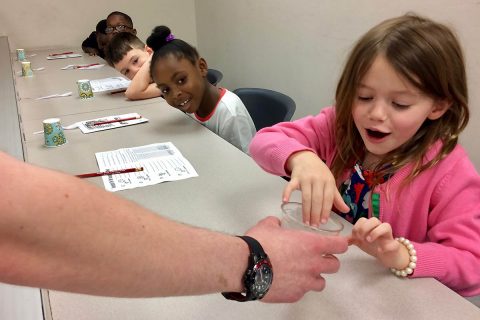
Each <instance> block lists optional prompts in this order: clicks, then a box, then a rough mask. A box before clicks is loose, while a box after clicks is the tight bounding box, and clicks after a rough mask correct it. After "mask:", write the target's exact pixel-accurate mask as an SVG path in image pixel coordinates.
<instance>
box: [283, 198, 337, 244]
mask: <svg viewBox="0 0 480 320" xmlns="http://www.w3.org/2000/svg"><path fill="white" fill-rule="evenodd" d="M281 208H282V214H283V216H282V227H284V228H288V229H300V230H304V231H309V232H315V233H320V234H323V235H330V236H334V235H338V234H339V233H340V231H342V230H343V228H344V226H343V223H342V222H341V218H340V217H339V216H338V215H337V214H336V213H334V212H331V213H330V218H329V219H328V221H327V223H325V224H320V225H319V226H318V227H314V226H309V225H306V224H304V223H303V218H302V204H301V203H299V202H286V203H283V204H282V205H281Z"/></svg>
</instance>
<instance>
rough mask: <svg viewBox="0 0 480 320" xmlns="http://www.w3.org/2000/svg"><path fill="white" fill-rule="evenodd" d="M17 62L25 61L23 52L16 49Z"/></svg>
mask: <svg viewBox="0 0 480 320" xmlns="http://www.w3.org/2000/svg"><path fill="white" fill-rule="evenodd" d="M17 60H18V61H23V60H25V50H23V49H17Z"/></svg>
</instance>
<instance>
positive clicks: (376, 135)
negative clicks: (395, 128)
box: [367, 129, 390, 139]
mask: <svg viewBox="0 0 480 320" xmlns="http://www.w3.org/2000/svg"><path fill="white" fill-rule="evenodd" d="M367 134H368V136H369V137H371V138H374V139H383V138H385V137H386V136H388V135H389V134H390V133H385V132H381V131H377V130H371V129H367Z"/></svg>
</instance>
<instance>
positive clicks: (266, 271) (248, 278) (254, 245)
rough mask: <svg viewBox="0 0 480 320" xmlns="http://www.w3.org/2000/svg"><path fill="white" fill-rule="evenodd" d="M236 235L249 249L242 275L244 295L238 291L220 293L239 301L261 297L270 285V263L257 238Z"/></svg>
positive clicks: (271, 277)
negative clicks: (246, 263) (246, 264)
mask: <svg viewBox="0 0 480 320" xmlns="http://www.w3.org/2000/svg"><path fill="white" fill-rule="evenodd" d="M238 237H239V238H240V239H242V240H243V241H245V242H246V243H247V244H248V248H249V249H250V255H249V257H248V266H247V271H245V274H244V275H243V283H244V285H245V295H243V294H242V293H240V292H222V295H223V296H224V297H225V298H227V299H229V300H236V301H240V302H244V301H252V300H257V299H262V298H263V297H264V296H265V295H266V294H267V292H268V290H269V289H270V286H271V285H272V281H273V269H272V264H271V263H270V259H269V258H268V256H267V254H266V253H265V251H263V248H262V246H261V245H260V243H259V242H258V241H257V240H255V239H254V238H252V237H249V236H238Z"/></svg>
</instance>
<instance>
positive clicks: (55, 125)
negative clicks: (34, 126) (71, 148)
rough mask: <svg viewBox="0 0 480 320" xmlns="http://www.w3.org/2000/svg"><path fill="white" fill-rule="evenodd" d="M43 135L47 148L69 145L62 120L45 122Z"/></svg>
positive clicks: (56, 119)
mask: <svg viewBox="0 0 480 320" xmlns="http://www.w3.org/2000/svg"><path fill="white" fill-rule="evenodd" d="M43 134H44V136H45V146H46V147H58V146H61V145H64V144H65V143H67V139H66V138H65V134H64V133H63V128H62V125H61V124H60V119H58V118H50V119H45V120H43Z"/></svg>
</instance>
